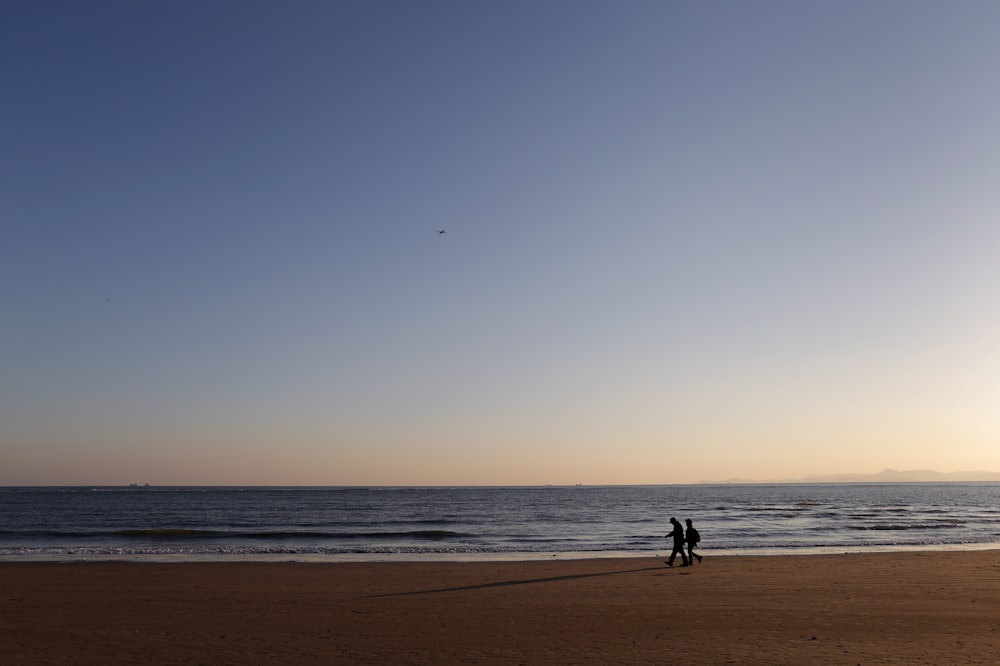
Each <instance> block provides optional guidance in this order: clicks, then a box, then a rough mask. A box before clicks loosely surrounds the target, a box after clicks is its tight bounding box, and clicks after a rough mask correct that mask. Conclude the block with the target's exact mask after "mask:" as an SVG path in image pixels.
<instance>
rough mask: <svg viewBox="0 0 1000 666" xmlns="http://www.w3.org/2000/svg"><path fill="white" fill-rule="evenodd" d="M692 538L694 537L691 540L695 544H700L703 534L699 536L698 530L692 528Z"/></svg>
mask: <svg viewBox="0 0 1000 666" xmlns="http://www.w3.org/2000/svg"><path fill="white" fill-rule="evenodd" d="M691 537H692V538H691V540H692V541H693V542H694V543H698V542H699V541H701V534H699V533H698V530H696V529H695V528H693V527H692V528H691Z"/></svg>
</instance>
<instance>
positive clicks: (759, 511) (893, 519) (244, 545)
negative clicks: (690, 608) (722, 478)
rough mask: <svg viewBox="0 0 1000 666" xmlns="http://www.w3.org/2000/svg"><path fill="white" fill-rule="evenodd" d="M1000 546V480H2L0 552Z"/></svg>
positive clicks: (238, 555) (402, 554) (131, 554)
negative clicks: (137, 483) (126, 484)
mask: <svg viewBox="0 0 1000 666" xmlns="http://www.w3.org/2000/svg"><path fill="white" fill-rule="evenodd" d="M671 516H676V517H677V518H678V519H679V520H681V521H683V520H684V519H686V518H691V519H693V520H694V522H695V526H696V527H697V528H698V529H699V531H700V532H701V535H702V543H701V551H702V552H703V553H704V554H713V553H714V554H723V553H724V554H741V553H746V554H779V553H820V552H865V551H876V550H919V549H926V548H938V549H948V550H954V549H964V550H971V549H981V548H1000V484H997V483H981V484H975V483H973V484H959V483H945V484H923V483H915V484H910V483H893V484H776V485H764V484H753V485H684V486H574V487H562V486H557V487H549V486H546V487H518V488H480V487H477V488H220V487H210V488H160V487H130V488H48V487H47V488H0V558H2V559H5V560H13V559H55V560H79V559H131V558H135V559H169V560H184V559H188V560H203V559H265V560H266V559H281V560H319V561H322V560H331V561H332V560H358V559H361V560H385V559H442V558H444V559H482V558H488V559H535V558H540V557H605V556H621V555H652V554H662V553H663V552H664V551H665V550H669V547H670V544H669V543H668V540H666V539H664V534H666V533H667V532H668V531H669V525H668V519H669V518H670V517H671Z"/></svg>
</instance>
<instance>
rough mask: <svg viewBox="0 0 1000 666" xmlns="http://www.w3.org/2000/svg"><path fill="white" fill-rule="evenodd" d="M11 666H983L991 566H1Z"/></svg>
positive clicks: (941, 558)
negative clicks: (447, 665) (127, 665)
mask: <svg viewBox="0 0 1000 666" xmlns="http://www.w3.org/2000/svg"><path fill="white" fill-rule="evenodd" d="M0 603H2V605H0V663H3V664H41V663H48V664H71V663H72V664H124V663H130V664H138V663H143V664H150V663H157V664H179V663H195V664H260V663H288V664H302V663H337V664H440V663H494V664H668V663H691V664H993V663H996V659H997V654H1000V552H998V551H980V552H959V553H947V554H946V553H891V554H854V555H852V554H845V555H829V556H828V555H813V556H775V557H711V555H710V554H709V555H708V556H706V558H705V561H704V562H703V563H702V564H699V565H695V566H692V567H687V568H684V567H679V566H675V567H674V568H668V567H667V566H665V565H664V563H663V562H662V559H659V558H657V559H654V558H630V559H584V560H550V561H532V562H474V563H441V562H435V563H408V562H400V563H338V564H304V563H273V564H272V563H177V564H154V563H126V562H120V563H111V562H109V563H85V562H84V563H4V564H0Z"/></svg>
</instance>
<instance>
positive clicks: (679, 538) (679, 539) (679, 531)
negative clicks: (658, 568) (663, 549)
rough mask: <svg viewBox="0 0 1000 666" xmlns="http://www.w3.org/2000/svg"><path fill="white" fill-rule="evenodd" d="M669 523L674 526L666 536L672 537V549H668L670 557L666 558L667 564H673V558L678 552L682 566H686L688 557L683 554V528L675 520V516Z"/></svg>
mask: <svg viewBox="0 0 1000 666" xmlns="http://www.w3.org/2000/svg"><path fill="white" fill-rule="evenodd" d="M670 524H671V525H673V526H674V529H673V531H672V532H671V533H670V534H668V535H667V536H668V537H673V539H674V549H673V550H672V551H670V559H669V560H667V566H671V567H672V566H674V560H675V559H676V558H677V554H678V553H680V555H681V560H682V561H683V562H684V566H688V558H687V555H685V554H684V528H683V527H681V524H680V523H678V522H677V519H676V518H671V519H670Z"/></svg>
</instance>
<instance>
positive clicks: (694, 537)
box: [684, 518, 701, 564]
mask: <svg viewBox="0 0 1000 666" xmlns="http://www.w3.org/2000/svg"><path fill="white" fill-rule="evenodd" d="M684 522H685V523H687V526H688V527H687V532H685V533H684V540H685V541H687V546H688V561H689V562H690V563H691V564H694V558H696V557H697V558H698V561H699V562H701V555H699V554H698V553H696V552H694V547H695V546H697V545H698V542H699V541H701V535H700V534H698V530H696V529H695V527H694V523H692V522H691V519H690V518H688V519H687V520H685V521H684Z"/></svg>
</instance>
